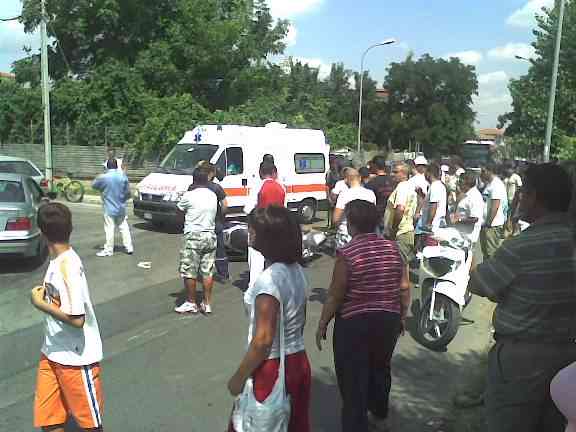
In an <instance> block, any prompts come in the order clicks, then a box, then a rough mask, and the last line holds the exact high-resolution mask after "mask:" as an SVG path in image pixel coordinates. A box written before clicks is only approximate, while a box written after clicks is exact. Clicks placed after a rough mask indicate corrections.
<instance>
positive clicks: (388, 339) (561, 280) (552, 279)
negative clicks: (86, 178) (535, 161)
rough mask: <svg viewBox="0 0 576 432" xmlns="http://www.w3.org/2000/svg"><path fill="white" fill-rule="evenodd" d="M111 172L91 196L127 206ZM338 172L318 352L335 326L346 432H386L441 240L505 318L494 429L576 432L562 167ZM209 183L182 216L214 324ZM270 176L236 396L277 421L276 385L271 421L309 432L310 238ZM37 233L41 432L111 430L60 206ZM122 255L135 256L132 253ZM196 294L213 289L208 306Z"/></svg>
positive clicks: (575, 271) (410, 164)
mask: <svg viewBox="0 0 576 432" xmlns="http://www.w3.org/2000/svg"><path fill="white" fill-rule="evenodd" d="M115 162H116V161H114V160H109V161H108V163H107V168H108V171H109V173H107V174H106V175H105V176H104V178H101V179H98V180H97V181H96V182H95V184H94V186H95V187H96V188H101V189H100V190H103V191H104V194H105V195H106V194H107V193H108V192H110V196H116V199H117V200H118V202H120V201H122V200H124V198H125V190H124V189H123V188H124V186H123V179H122V175H121V174H119V173H117V171H115V170H117V168H118V165H117V163H116V164H115ZM330 162H331V163H330V171H329V173H328V176H327V186H328V191H329V196H330V201H331V202H332V204H333V212H332V214H331V221H332V224H333V226H334V227H335V229H336V239H337V255H336V260H335V263H334V268H333V274H332V280H331V283H330V286H329V289H328V296H327V299H326V301H325V303H324V305H323V309H322V314H321V317H320V319H319V322H318V323H317V330H316V345H317V347H318V349H320V350H322V348H323V343H324V340H325V339H326V338H327V333H328V328H329V326H330V324H331V323H332V322H334V330H333V332H334V334H333V338H332V339H333V353H334V367H335V371H336V377H337V383H338V388H339V390H340V394H341V399H342V412H341V423H342V430H343V432H352V431H354V432H366V431H368V430H376V431H384V430H388V426H387V420H388V406H389V399H390V390H391V385H392V379H391V359H392V356H393V353H394V349H395V347H396V344H397V342H398V339H399V337H400V336H401V335H402V334H403V333H404V329H405V326H406V320H407V317H408V311H409V309H410V303H411V290H410V288H411V287H410V281H409V264H410V263H411V262H412V261H413V260H414V259H416V257H417V254H418V251H419V250H421V249H422V248H423V247H425V246H427V245H434V244H435V240H434V233H435V231H437V230H438V229H440V228H443V227H446V226H454V227H456V228H457V229H458V230H459V231H460V232H461V233H462V236H464V237H466V238H467V239H469V241H470V243H472V244H476V243H477V242H480V247H481V250H482V255H483V263H482V264H479V265H478V266H476V265H474V268H473V270H472V271H471V279H470V290H471V291H472V292H473V293H475V294H477V295H479V296H483V297H487V298H488V299H490V300H491V301H493V302H494V303H496V304H497V306H496V309H495V313H494V323H493V325H494V331H495V333H494V338H495V340H496V344H495V345H494V347H493V348H492V350H491V352H490V361H489V367H488V375H487V390H486V394H485V395H484V401H485V405H486V409H487V420H488V428H487V430H488V431H489V432H508V431H510V432H512V431H518V430H524V431H534V432H536V431H541V430H546V431H550V432H556V431H558V432H560V431H561V430H562V429H563V427H564V426H565V425H566V419H568V420H569V421H571V422H574V421H576V419H574V414H573V413H574V402H573V401H574V398H575V396H576V388H575V386H576V380H575V379H574V376H575V375H576V373H575V372H574V368H575V367H576V366H574V363H575V362H576V314H575V313H574V311H575V310H576V291H575V287H576V262H575V259H576V258H575V257H576V255H575V250H574V245H575V242H576V235H575V232H574V220H573V216H570V215H569V213H568V211H569V206H570V201H571V198H572V196H573V179H572V178H571V177H570V176H569V175H568V174H567V173H566V172H565V171H564V170H563V169H562V168H560V167H558V166H556V165H553V164H542V165H534V166H530V167H529V168H528V169H527V170H526V171H525V172H524V173H519V172H517V171H515V170H514V169H513V168H512V167H506V168H505V169H503V167H500V166H494V165H486V166H485V167H483V168H482V170H481V173H480V175H479V176H477V175H475V174H474V173H473V172H471V171H466V170H465V169H464V167H463V166H462V164H461V163H459V162H458V161H457V160H455V161H452V163H450V164H439V163H435V162H431V163H429V162H428V161H427V160H426V159H425V158H424V157H418V158H416V159H415V160H413V161H400V162H394V163H393V164H392V165H391V166H389V164H388V163H387V161H386V158H385V157H382V156H377V157H375V158H374V159H373V160H372V161H371V162H370V163H369V164H368V166H366V167H360V168H359V169H356V168H353V167H341V166H338V164H337V163H336V161H335V160H331V161H330ZM520 174H522V175H520ZM214 177H215V168H214V166H213V165H211V164H209V163H207V162H204V163H201V164H199V165H198V166H197V167H196V169H195V170H194V174H193V185H191V186H190V188H189V190H188V191H187V192H186V193H185V194H184V195H183V196H182V198H181V200H180V201H179V203H178V208H179V210H180V211H181V214H182V217H183V220H184V230H183V240H182V250H181V253H180V276H181V277H182V279H183V281H184V286H185V290H186V299H185V301H184V302H183V303H182V304H181V305H179V306H177V307H176V309H175V310H176V312H178V313H193V314H195V313H200V312H203V313H205V314H211V313H212V310H213V309H212V307H213V304H212V286H213V277H214V273H215V272H216V270H218V273H219V274H220V276H221V277H222V278H223V279H227V278H228V277H229V273H228V268H227V262H226V260H225V251H224V254H223V252H222V251H223V244H222V236H221V233H222V223H223V216H224V213H225V211H226V196H225V193H224V191H223V190H222V188H221V187H220V186H219V185H218V184H217V183H215V182H214V181H213V180H214ZM260 177H261V180H262V181H261V183H260V185H258V186H257V187H255V188H253V190H252V191H251V198H250V203H249V204H248V205H247V206H246V208H245V211H246V213H247V214H248V215H249V216H248V226H249V249H250V250H249V267H250V282H249V286H248V288H247V290H246V291H245V293H244V296H243V299H244V306H245V311H246V314H247V316H248V318H249V328H248V342H247V349H246V351H245V353H244V354H243V356H242V357H241V359H240V360H239V365H238V368H237V370H236V371H235V372H234V373H233V374H232V376H231V378H230V380H229V382H228V390H229V392H230V394H231V395H232V396H234V397H237V398H240V399H241V398H242V397H243V396H245V395H246V392H250V396H251V397H253V398H255V399H256V400H257V401H258V403H259V404H260V405H259V410H260V411H259V412H260V413H261V414H260V415H262V416H264V413H265V410H266V409H268V410H272V411H274V409H280V408H278V407H275V406H268V407H267V403H268V404H270V402H269V401H268V399H269V397H270V395H271V394H272V393H273V392H277V390H278V388H279V387H278V386H280V388H281V391H282V392H283V393H284V394H285V396H286V400H289V406H290V409H289V410H288V411H286V410H283V411H282V410H280V411H278V412H273V413H272V414H274V415H270V412H267V414H266V415H267V416H268V417H266V418H267V419H271V418H274V419H276V420H275V421H279V420H278V419H279V418H281V417H282V416H284V417H285V422H286V425H287V426H286V428H285V429H283V430H287V431H289V432H308V431H310V417H309V410H310V394H311V386H312V379H311V367H310V363H309V360H308V356H307V354H306V349H305V341H304V327H305V326H306V322H307V320H306V305H307V300H308V289H309V285H308V281H307V278H306V275H305V271H304V269H303V266H302V264H301V262H302V232H301V228H300V225H299V223H298V221H297V220H296V217H295V215H294V214H293V213H292V212H290V211H289V210H288V209H287V208H286V189H285V187H284V185H282V184H281V182H279V180H278V171H277V169H276V166H275V164H274V159H273V157H272V156H271V155H266V156H265V157H264V158H263V160H262V163H261V165H260ZM107 191H108V192H107ZM124 201H125V200H124ZM104 202H105V206H104V208H105V220H108V219H111V220H112V222H111V223H109V222H108V221H107V222H106V223H107V226H112V227H114V226H119V227H120V229H121V230H124V228H123V224H124V223H125V212H122V211H121V209H115V206H114V205H107V204H106V200H104ZM38 220H39V226H40V228H41V230H42V233H43V235H44V236H45V238H46V239H47V241H48V245H49V249H50V253H51V263H50V266H49V269H48V272H47V274H46V278H45V280H44V283H43V284H42V285H41V286H39V287H36V288H34V290H33V291H32V303H33V305H34V306H35V307H36V308H37V309H39V310H40V311H42V312H43V313H45V314H46V323H45V343H44V346H43V348H42V359H41V362H40V366H39V369H38V381H37V390H36V398H35V409H34V416H35V426H36V427H42V428H43V429H44V430H49V431H63V430H64V427H63V424H64V423H65V422H66V419H67V418H68V416H70V415H71V416H73V417H74V419H75V420H76V422H77V424H78V425H79V426H80V427H81V428H84V429H85V430H102V410H103V396H102V386H101V379H100V366H99V361H100V360H101V358H102V343H101V340H100V335H99V331H98V324H97V321H96V318H95V315H94V310H93V308H92V305H91V302H90V295H89V292H88V287H87V283H86V278H85V276H84V271H83V267H82V263H81V260H80V258H79V257H78V256H77V255H76V254H75V252H74V250H73V249H72V247H71V246H70V243H69V238H70V233H71V231H72V216H71V214H70V211H69V210H68V209H67V208H66V207H65V206H64V205H62V204H59V203H50V204H47V205H45V206H43V207H42V208H41V209H40V211H39V216H38ZM520 221H522V222H523V224H524V225H523V226H522V227H520V225H519V223H520ZM219 225H220V226H219ZM522 229H523V230H524V232H521V231H522ZM106 232H107V235H108V233H109V232H110V229H109V228H108V229H107V231H106ZM123 232H124V233H125V232H126V231H125V230H124V231H123ZM112 233H113V230H112ZM508 237H509V238H508ZM507 238H508V240H506V239H507ZM505 240H506V241H505ZM109 246H110V243H109V242H107V246H106V248H109ZM112 247H113V246H112ZM125 247H126V249H127V252H130V251H132V250H133V246H132V244H131V241H128V239H125ZM106 248H105V249H104V251H103V252H107V251H109V250H110V249H106ZM218 251H220V252H218ZM102 255H104V256H106V254H104V253H103V254H102ZM218 263H219V264H218ZM217 267H219V268H218V269H217ZM198 279H200V280H201V281H202V284H203V288H204V293H203V296H202V298H203V300H202V302H201V303H200V304H198V302H197V301H198V299H197V294H196V284H197V280H198ZM571 364H572V366H570V365H571ZM564 368H566V369H564ZM281 372H283V373H284V376H283V378H284V379H279V375H280V373H281ZM559 372H560V373H559ZM551 385H552V393H551V392H550V386H551ZM275 394H276V393H275ZM240 399H238V400H240ZM239 407H240V404H235V405H234V410H233V414H232V416H231V421H230V426H229V431H230V432H234V431H236V432H245V431H249V430H252V429H250V427H249V426H246V425H247V424H248V425H249V424H250V422H246V421H244V423H243V419H242V415H247V414H245V412H244V411H241V410H240V408H239ZM571 416H572V417H571ZM244 420H245V419H244ZM252 420H254V419H252ZM260 421H265V419H264V420H263V419H260ZM263 424H266V423H263ZM571 427H574V425H572V426H571ZM258 430H265V429H258ZM268 430H271V429H268Z"/></svg>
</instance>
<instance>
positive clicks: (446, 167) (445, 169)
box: [440, 165, 450, 172]
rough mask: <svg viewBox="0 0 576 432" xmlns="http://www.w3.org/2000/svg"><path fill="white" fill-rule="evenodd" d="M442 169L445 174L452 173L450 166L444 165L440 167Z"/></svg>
mask: <svg viewBox="0 0 576 432" xmlns="http://www.w3.org/2000/svg"><path fill="white" fill-rule="evenodd" d="M440 169H441V170H442V171H443V172H448V171H450V167H449V166H448V165H442V166H441V167H440Z"/></svg>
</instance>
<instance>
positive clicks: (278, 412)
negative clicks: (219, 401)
mask: <svg viewBox="0 0 576 432" xmlns="http://www.w3.org/2000/svg"><path fill="white" fill-rule="evenodd" d="M285 357H286V352H285V348H284V305H283V303H282V300H280V369H279V370H278V379H277V380H276V383H275V384H274V388H273V389H272V392H271V393H270V395H269V396H268V397H267V398H266V400H264V401H263V402H258V401H257V400H256V397H255V396H254V382H253V379H252V378H249V379H248V380H247V381H246V384H245V386H244V390H243V391H242V394H240V396H238V398H237V399H236V401H235V402H234V410H233V411H232V425H233V426H234V430H235V431H236V432H287V431H288V425H289V423H290V413H291V405H290V396H289V395H288V394H287V393H286V372H285V368H286V365H285Z"/></svg>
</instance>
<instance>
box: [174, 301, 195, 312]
mask: <svg viewBox="0 0 576 432" xmlns="http://www.w3.org/2000/svg"><path fill="white" fill-rule="evenodd" d="M174 312H176V313H179V314H185V313H193V314H197V313H198V306H197V305H196V303H191V302H189V301H185V302H184V303H182V304H181V305H180V306H176V307H175V308H174Z"/></svg>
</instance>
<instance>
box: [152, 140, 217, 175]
mask: <svg viewBox="0 0 576 432" xmlns="http://www.w3.org/2000/svg"><path fill="white" fill-rule="evenodd" d="M216 150H218V146H216V145H209V144H178V145H176V146H175V147H174V148H173V149H172V151H171V152H170V153H168V156H166V158H165V159H164V161H163V162H162V164H161V165H160V171H161V172H165V173H172V174H189V173H191V172H192V171H193V170H194V167H196V165H197V164H198V162H200V161H208V162H209V161H210V159H212V156H214V153H216Z"/></svg>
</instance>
